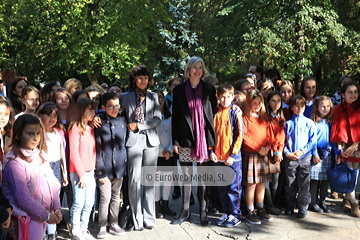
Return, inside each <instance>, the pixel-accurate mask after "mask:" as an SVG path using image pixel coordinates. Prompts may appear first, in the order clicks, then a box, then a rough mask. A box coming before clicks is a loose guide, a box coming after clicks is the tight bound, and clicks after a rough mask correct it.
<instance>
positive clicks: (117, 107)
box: [106, 105, 120, 110]
mask: <svg viewBox="0 0 360 240" xmlns="http://www.w3.org/2000/svg"><path fill="white" fill-rule="evenodd" d="M106 107H107V108H108V109H110V110H113V109H119V108H120V105H111V106H106Z"/></svg>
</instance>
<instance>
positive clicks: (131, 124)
mask: <svg viewBox="0 0 360 240" xmlns="http://www.w3.org/2000/svg"><path fill="white" fill-rule="evenodd" d="M127 128H128V130H129V131H135V130H136V129H138V126H137V123H129V124H128V125H127Z"/></svg>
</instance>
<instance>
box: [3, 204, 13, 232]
mask: <svg viewBox="0 0 360 240" xmlns="http://www.w3.org/2000/svg"><path fill="white" fill-rule="evenodd" d="M6 210H7V211H8V212H9V217H8V219H7V220H6V221H5V222H3V223H2V224H1V228H3V229H8V228H9V227H10V223H11V214H12V213H13V210H12V209H11V208H7V209H6Z"/></svg>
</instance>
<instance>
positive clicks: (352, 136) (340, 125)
mask: <svg viewBox="0 0 360 240" xmlns="http://www.w3.org/2000/svg"><path fill="white" fill-rule="evenodd" d="M359 126H360V108H358V109H356V110H355V109H354V104H348V103H346V102H343V103H341V104H340V105H337V106H336V107H335V108H334V114H333V119H332V126H331V132H330V142H333V143H337V142H344V143H350V144H351V143H354V142H359V141H360V131H359Z"/></svg>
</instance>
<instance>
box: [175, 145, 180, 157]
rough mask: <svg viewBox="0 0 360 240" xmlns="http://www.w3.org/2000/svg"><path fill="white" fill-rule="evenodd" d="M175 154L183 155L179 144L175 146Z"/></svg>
mask: <svg viewBox="0 0 360 240" xmlns="http://www.w3.org/2000/svg"><path fill="white" fill-rule="evenodd" d="M174 152H176V153H177V154H179V155H180V154H181V148H180V145H179V144H176V145H174Z"/></svg>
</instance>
